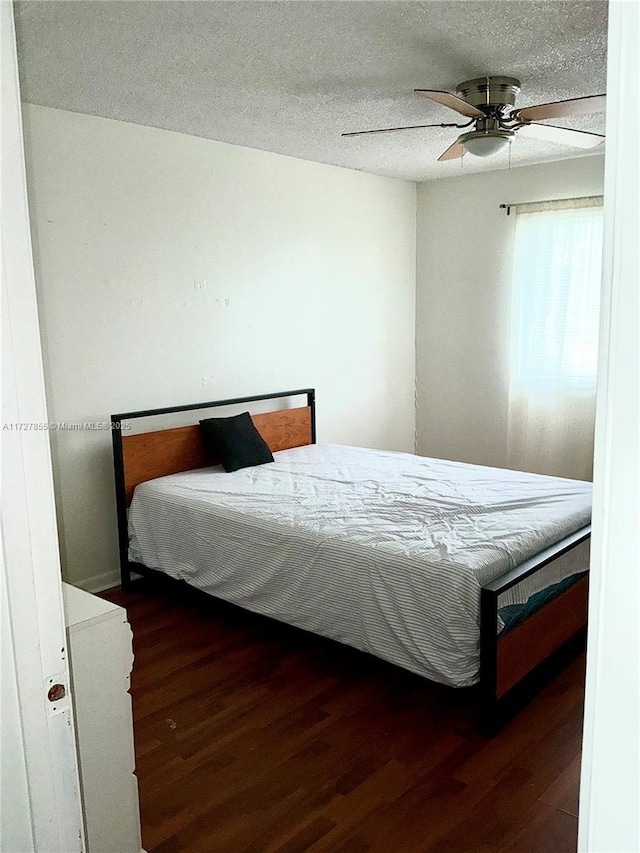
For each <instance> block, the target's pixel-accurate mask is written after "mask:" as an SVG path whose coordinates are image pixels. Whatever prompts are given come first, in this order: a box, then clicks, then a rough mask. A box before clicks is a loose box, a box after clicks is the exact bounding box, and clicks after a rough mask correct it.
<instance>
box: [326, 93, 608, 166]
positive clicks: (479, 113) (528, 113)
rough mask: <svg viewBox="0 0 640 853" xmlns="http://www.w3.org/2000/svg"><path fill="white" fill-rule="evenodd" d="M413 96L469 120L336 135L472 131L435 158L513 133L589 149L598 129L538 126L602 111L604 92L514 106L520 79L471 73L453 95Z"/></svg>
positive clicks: (495, 147)
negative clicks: (439, 129)
mask: <svg viewBox="0 0 640 853" xmlns="http://www.w3.org/2000/svg"><path fill="white" fill-rule="evenodd" d="M413 91H414V92H415V93H416V95H421V96H422V97H425V98H429V99H430V100H432V101H435V102H436V103H438V104H442V105H443V106H445V107H449V108H450V109H452V110H455V111H456V112H457V113H460V115H463V116H465V117H466V118H468V119H470V120H469V121H468V122H467V123H466V124H455V123H449V124H413V125H408V126H407V127H384V128H380V129H378V130H358V131H355V132H354V133H343V134H342V136H363V135H365V134H369V133H391V132H395V131H399V130H416V129H418V128H424V127H457V128H467V127H471V125H473V129H472V130H470V131H468V132H466V133H463V134H461V135H460V136H459V137H458V138H457V139H456V141H455V142H454V143H453V144H452V145H450V146H449V147H448V148H447V150H446V151H445V152H444V153H443V154H441V155H440V156H439V157H438V160H440V161H442V160H457V159H460V158H462V157H463V156H464V155H465V153H467V152H468V153H469V154H474V155H475V156H476V157H490V156H491V155H492V154H497V153H498V151H501V150H502V149H503V148H504V147H505V146H507V145H508V144H509V142H511V141H513V139H514V138H515V136H516V134H518V135H521V136H528V137H532V138H534V139H542V140H545V141H547V142H559V143H560V144H562V145H573V146H574V147H576V148H594V147H595V146H596V145H600V143H601V142H603V141H604V136H603V134H601V133H591V132H589V131H586V130H572V129H570V128H568V127H557V126H556V125H551V124H538V123H537V122H538V121H540V120H543V119H550V118H551V119H554V118H564V117H567V116H582V115H589V114H590V113H600V112H604V108H605V99H606V96H605V95H588V96H587V97H584V98H570V99H569V100H567V101H554V102H553V103H550V104H538V105H536V106H533V107H524V108H523V109H516V108H515V104H516V98H517V96H518V94H519V93H520V81H519V80H516V79H515V77H477V78H476V79H475V80H465V81H464V83H460V85H459V86H457V87H456V94H455V95H454V94H452V93H451V92H440V91H437V90H435V89H414V90H413Z"/></svg>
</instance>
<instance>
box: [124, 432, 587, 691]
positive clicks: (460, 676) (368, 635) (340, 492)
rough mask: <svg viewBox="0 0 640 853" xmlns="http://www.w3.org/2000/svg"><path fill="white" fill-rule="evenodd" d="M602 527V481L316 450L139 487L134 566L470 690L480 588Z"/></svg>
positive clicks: (550, 578)
mask: <svg viewBox="0 0 640 853" xmlns="http://www.w3.org/2000/svg"><path fill="white" fill-rule="evenodd" d="M590 518H591V484H590V483H585V482H581V481H577V480H563V479H558V478H553V477H543V476H538V475H536V474H524V473H520V472H515V471H506V470H502V469H497V468H485V467H481V466H475V465H465V464H462V463H457V462H447V461H443V460H438V459H427V458H424V457H419V456H414V455H412V454H408V453H391V452H383V451H375V450H365V449H363V448H355V447H342V446H338V445H310V446H308V447H301V448H296V449H294V450H285V451H282V452H280V453H276V454H275V462H273V463H270V464H267V465H261V466H257V467H253V468H245V469H243V470H241V471H236V472H234V473H232V474H227V473H225V472H224V471H223V470H222V468H219V467H215V468H206V469H200V470H197V471H188V472H184V473H181V474H174V475H171V476H169V477H162V478H160V479H157V480H152V481H149V482H146V483H143V484H141V485H139V486H138V487H137V488H136V490H135V493H134V497H133V501H132V504H131V509H130V513H129V535H130V546H129V558H130V559H131V560H132V561H134V562H139V563H142V564H144V565H146V566H148V567H150V568H155V569H160V570H161V571H163V572H165V573H166V574H168V575H171V576H172V577H174V578H182V579H184V580H186V581H188V582H189V583H190V584H192V585H193V586H195V587H198V588H201V589H204V590H206V591H207V592H210V593H211V594H213V595H215V596H217V597H219V598H222V599H225V600H228V601H232V602H235V603H236V604H239V605H241V606H242V607H245V608H247V609H249V610H253V611H256V612H259V613H263V614H266V615H268V616H272V617H275V618H276V619H280V620H282V621H284V622H287V623H290V624H293V625H297V626H298V627H300V628H305V629H307V630H309V631H313V632H314V633H317V634H321V635H323V636H327V637H331V638H332V639H335V640H339V641H341V642H344V643H347V644H348V645H351V646H354V647H356V648H358V649H362V650H364V651H367V652H371V653H373V654H375V655H377V656H378V657H381V658H384V659H386V660H389V661H391V662H392V663H396V664H398V665H400V666H403V667H405V668H406V669H409V670H411V671H413V672H416V673H419V674H420V675H424V676H426V677H428V678H431V679H433V680H435V681H440V682H442V683H445V684H450V685H454V686H460V687H462V686H467V685H471V684H473V683H475V682H476V681H477V680H478V668H479V589H480V586H482V585H483V584H484V583H487V582H488V581H490V580H492V579H494V578H496V577H498V576H499V575H501V574H502V573H503V572H505V571H507V569H509V568H512V567H513V566H516V565H519V564H520V563H522V562H523V561H524V560H526V559H528V558H529V557H532V556H534V555H535V554H537V553H539V552H540V551H542V550H543V549H544V548H546V547H548V546H549V545H551V544H553V543H555V542H557V541H558V540H560V539H562V538H564V537H565V536H567V535H569V534H570V533H572V532H574V531H575V530H577V529H579V528H580V527H583V526H584V525H585V524H588V523H589V521H590ZM582 553H583V554H586V555H587V556H585V557H583V558H582V559H584V560H586V559H588V551H583V552H582ZM573 562H574V563H575V560H574V561H573ZM586 568H587V565H582V566H575V565H573V566H572V568H571V571H575V570H584V569H586ZM554 571H555V573H556V575H557V574H558V570H557V569H556V570H553V569H552V570H551V572H550V573H549V572H548V573H547V576H546V578H545V580H544V582H542V583H541V582H540V581H539V579H538V581H537V586H535V585H533V584H532V583H531V582H530V583H529V584H527V585H525V586H526V588H525V589H524V590H520V591H519V592H516V593H514V595H512V596H511V598H510V599H509V601H504V602H502V601H501V605H502V604H503V603H509V602H514V601H524V600H526V598H527V597H528V596H529V595H531V594H532V593H533V592H535V591H537V589H539V588H542V587H544V586H545V585H547V584H549V583H553V582H554V581H556V580H559V579H560V576H561V575H562V572H561V575H560V576H555V575H554ZM564 573H566V569H565V570H564Z"/></svg>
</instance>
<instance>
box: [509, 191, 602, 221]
mask: <svg viewBox="0 0 640 853" xmlns="http://www.w3.org/2000/svg"><path fill="white" fill-rule="evenodd" d="M545 205H549V206H550V208H552V207H556V206H557V207H558V208H562V207H567V208H573V207H576V208H579V207H601V206H602V196H601V195H587V196H579V197H578V198H547V199H542V200H541V201H517V202H513V201H511V202H508V203H507V204H501V205H499V207H500V209H501V210H506V211H507V216H511V208H512V207H515V208H518V207H531V208H533V207H538V206H540V209H543V210H544V206H545Z"/></svg>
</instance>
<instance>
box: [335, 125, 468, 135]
mask: <svg viewBox="0 0 640 853" xmlns="http://www.w3.org/2000/svg"><path fill="white" fill-rule="evenodd" d="M423 127H464V125H461V124H409V125H406V126H405V127H381V128H379V129H377V130H355V131H352V132H351V133H341V134H340V135H341V136H364V135H365V134H367V133H395V131H396V130H420V129H421V128H423Z"/></svg>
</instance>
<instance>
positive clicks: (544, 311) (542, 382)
mask: <svg viewBox="0 0 640 853" xmlns="http://www.w3.org/2000/svg"><path fill="white" fill-rule="evenodd" d="M516 210H517V214H516V227H515V241H514V256H513V281H512V308H511V356H510V365H509V421H508V431H507V440H508V460H509V465H510V466H511V467H513V468H519V469H521V470H525V471H535V472H537V473H540V474H552V475H555V476H560V477H573V478H577V479H589V478H590V477H591V472H592V465H593V427H594V415H595V389H596V372H597V364H598V333H599V308H600V279H601V261H602V233H603V223H602V212H603V211H602V198H600V197H598V198H586V199H571V200H567V201H558V202H546V203H541V204H530V205H520V206H518V207H517V208H516Z"/></svg>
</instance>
